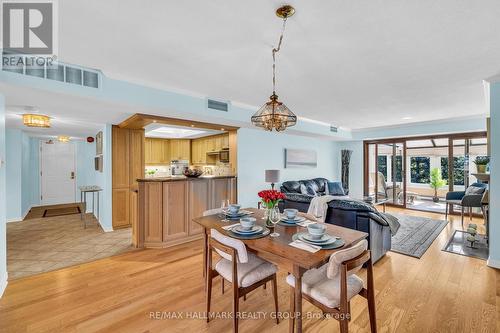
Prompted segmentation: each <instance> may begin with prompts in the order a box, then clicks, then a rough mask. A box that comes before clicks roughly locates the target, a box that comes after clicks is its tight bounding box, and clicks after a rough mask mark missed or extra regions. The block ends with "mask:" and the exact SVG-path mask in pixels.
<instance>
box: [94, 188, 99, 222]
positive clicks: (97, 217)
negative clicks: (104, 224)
mask: <svg viewBox="0 0 500 333" xmlns="http://www.w3.org/2000/svg"><path fill="white" fill-rule="evenodd" d="M95 219H96V220H97V221H98V222H99V192H97V216H96V217H95Z"/></svg>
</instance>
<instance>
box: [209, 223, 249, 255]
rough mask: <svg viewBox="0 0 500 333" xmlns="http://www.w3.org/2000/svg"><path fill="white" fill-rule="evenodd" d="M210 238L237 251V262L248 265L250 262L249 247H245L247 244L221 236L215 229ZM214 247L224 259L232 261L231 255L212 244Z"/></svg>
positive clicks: (211, 231) (212, 230)
mask: <svg viewBox="0 0 500 333" xmlns="http://www.w3.org/2000/svg"><path fill="white" fill-rule="evenodd" d="M210 237H211V238H213V239H215V240H216V241H217V242H219V243H221V244H223V245H225V246H227V247H230V248H233V249H235V250H236V253H237V260H238V262H240V263H247V262H248V252H247V247H246V246H245V243H243V242H242V241H240V240H239V239H235V238H232V237H229V236H226V235H223V234H221V233H220V232H218V231H217V230H215V229H211V230H210ZM212 247H213V248H214V250H215V251H216V252H217V253H218V254H219V255H220V256H221V257H222V258H224V259H227V260H230V261H232V260H233V258H232V256H231V255H230V254H229V253H226V252H224V251H223V250H222V249H218V248H217V245H214V244H213V243H212Z"/></svg>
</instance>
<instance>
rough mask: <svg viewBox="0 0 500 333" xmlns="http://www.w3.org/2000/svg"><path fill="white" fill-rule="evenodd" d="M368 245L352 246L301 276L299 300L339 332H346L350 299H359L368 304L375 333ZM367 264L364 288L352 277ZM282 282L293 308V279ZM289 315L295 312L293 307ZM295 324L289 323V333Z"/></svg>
mask: <svg viewBox="0 0 500 333" xmlns="http://www.w3.org/2000/svg"><path fill="white" fill-rule="evenodd" d="M367 248H368V242H367V241H366V240H365V239H363V240H362V241H360V242H358V243H357V244H356V245H354V246H352V247H350V248H347V249H345V250H340V251H338V252H335V253H333V254H332V255H331V256H330V260H329V262H328V263H326V264H325V265H323V266H321V267H320V268H317V269H316V268H315V269H311V270H308V271H307V272H305V273H304V275H303V276H302V297H303V298H305V299H306V300H307V301H309V302H310V303H311V304H313V305H314V306H316V307H318V308H319V309H321V311H323V313H324V314H330V315H331V316H332V317H333V318H335V319H337V320H338V321H339V323H340V332H342V333H346V332H348V327H349V320H350V319H351V304H350V301H351V299H352V298H353V297H354V296H356V295H361V296H363V297H364V298H366V299H367V300H368V312H369V317H370V328H371V332H372V333H375V332H377V323H376V315H375V295H374V288H373V266H372V261H371V257H370V251H368V250H367ZM365 263H367V273H368V274H367V281H366V283H367V288H366V289H365V288H364V287H363V280H362V279H361V278H360V277H358V276H357V275H356V274H355V273H356V272H357V271H359V270H360V269H361V267H362V266H363V264H365ZM286 282H287V283H288V284H289V285H290V293H291V295H290V297H291V299H290V304H295V290H294V288H295V277H294V276H293V275H291V274H290V275H288V276H287V278H286ZM290 312H292V313H293V312H295V308H294V306H292V309H291V310H290ZM294 325H295V320H294V318H293V317H292V318H291V319H290V331H291V332H292V331H293V329H294Z"/></svg>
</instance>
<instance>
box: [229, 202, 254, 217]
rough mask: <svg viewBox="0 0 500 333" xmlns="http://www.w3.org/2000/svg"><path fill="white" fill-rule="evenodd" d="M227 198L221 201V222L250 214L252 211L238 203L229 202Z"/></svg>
mask: <svg viewBox="0 0 500 333" xmlns="http://www.w3.org/2000/svg"><path fill="white" fill-rule="evenodd" d="M228 201H229V200H225V201H223V203H222V207H221V211H222V216H223V217H224V219H223V220H222V222H229V221H234V220H239V219H241V218H242V217H245V216H249V215H252V214H253V212H250V211H248V210H243V209H241V205H239V204H229V202H228Z"/></svg>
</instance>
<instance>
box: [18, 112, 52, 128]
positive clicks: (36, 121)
mask: <svg viewBox="0 0 500 333" xmlns="http://www.w3.org/2000/svg"><path fill="white" fill-rule="evenodd" d="M23 124H24V125H25V126H28V127H44V128H48V127H50V117H49V116H46V115H43V114H33V113H25V114H23Z"/></svg>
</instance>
